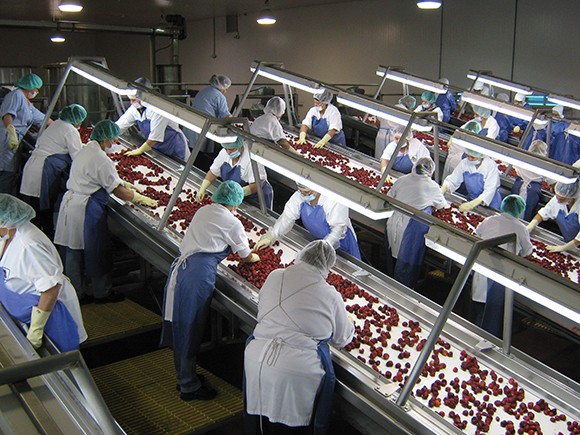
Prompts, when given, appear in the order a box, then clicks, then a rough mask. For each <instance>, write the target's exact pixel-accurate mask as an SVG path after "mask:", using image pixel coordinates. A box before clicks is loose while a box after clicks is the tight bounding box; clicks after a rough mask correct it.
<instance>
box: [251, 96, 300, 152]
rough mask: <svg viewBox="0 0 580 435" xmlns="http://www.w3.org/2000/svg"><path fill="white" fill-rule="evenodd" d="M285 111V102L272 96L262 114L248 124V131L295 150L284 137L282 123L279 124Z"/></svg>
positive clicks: (287, 148)
mask: <svg viewBox="0 0 580 435" xmlns="http://www.w3.org/2000/svg"><path fill="white" fill-rule="evenodd" d="M285 111H286V102H285V101H284V100H283V99H282V98H280V97H272V98H270V99H269V100H268V102H267V103H266V106H265V107H264V114H263V115H261V116H258V117H257V118H256V119H255V120H254V122H252V125H250V133H252V134H253V135H254V136H258V137H261V138H262V139H266V140H269V141H272V142H274V143H277V144H278V145H280V146H281V147H282V148H284V149H286V150H288V151H292V152H296V153H298V154H300V153H299V152H298V151H296V150H295V149H294V148H292V146H291V145H290V142H288V140H287V139H286V135H285V134H284V130H283V129H282V125H281V124H280V118H281V117H282V115H284V112H285Z"/></svg>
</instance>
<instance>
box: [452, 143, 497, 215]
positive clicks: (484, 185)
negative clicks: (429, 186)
mask: <svg viewBox="0 0 580 435" xmlns="http://www.w3.org/2000/svg"><path fill="white" fill-rule="evenodd" d="M465 154H466V155H467V157H465V158H464V159H463V160H461V162H460V163H459V165H457V167H456V168H455V169H454V170H453V172H452V173H451V174H450V175H449V176H447V177H446V178H445V180H444V181H443V184H442V185H441V191H442V192H443V194H445V193H446V192H455V191H456V190H458V189H459V188H460V187H462V190H463V188H464V189H465V192H466V196H467V199H468V200H469V201H467V202H464V203H463V204H461V205H460V206H459V207H458V208H459V211H462V212H463V211H468V210H472V209H474V208H475V207H477V206H478V205H487V206H488V207H491V208H495V209H499V206H500V205H501V195H500V193H499V186H500V184H501V182H500V178H499V171H498V169H497V165H496V164H495V162H494V161H493V160H492V159H490V158H489V157H486V156H484V155H483V154H481V153H478V152H476V151H473V150H469V149H468V150H465Z"/></svg>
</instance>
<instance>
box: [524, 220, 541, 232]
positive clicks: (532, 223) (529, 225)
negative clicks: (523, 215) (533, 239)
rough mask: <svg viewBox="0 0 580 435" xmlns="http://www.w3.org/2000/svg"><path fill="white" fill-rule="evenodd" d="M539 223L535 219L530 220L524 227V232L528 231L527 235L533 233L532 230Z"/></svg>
mask: <svg viewBox="0 0 580 435" xmlns="http://www.w3.org/2000/svg"><path fill="white" fill-rule="evenodd" d="M539 223H540V222H539V221H538V220H537V219H532V220H531V221H530V223H529V224H527V225H526V230H528V233H531V232H532V231H534V229H535V228H536V227H537V226H538V224H539Z"/></svg>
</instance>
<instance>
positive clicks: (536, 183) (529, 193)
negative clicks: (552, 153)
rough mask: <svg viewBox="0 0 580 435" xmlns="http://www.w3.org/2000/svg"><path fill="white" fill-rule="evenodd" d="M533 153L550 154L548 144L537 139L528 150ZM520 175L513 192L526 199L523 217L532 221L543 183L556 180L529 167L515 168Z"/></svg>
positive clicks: (542, 155)
mask: <svg viewBox="0 0 580 435" xmlns="http://www.w3.org/2000/svg"><path fill="white" fill-rule="evenodd" d="M528 151H529V152H530V153H532V154H537V155H538V156H541V157H547V156H548V145H546V142H543V141H541V140H535V141H534V142H532V144H531V145H530V149H529V150H528ZM515 169H516V171H517V173H518V176H517V177H516V179H515V180H514V184H513V187H512V193H514V194H517V195H520V196H521V197H522V198H523V199H524V201H526V209H525V211H524V215H523V219H524V220H525V221H526V222H530V221H531V220H532V218H533V217H534V216H535V215H536V212H537V211H538V204H539V202H540V197H541V196H542V183H543V182H544V181H546V182H547V183H548V184H554V181H552V180H550V179H547V178H545V177H543V176H542V175H538V174H537V173H535V172H532V171H530V170H528V169H523V168H518V167H516V168H515Z"/></svg>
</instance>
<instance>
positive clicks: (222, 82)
mask: <svg viewBox="0 0 580 435" xmlns="http://www.w3.org/2000/svg"><path fill="white" fill-rule="evenodd" d="M209 84H210V85H212V86H213V87H214V88H216V89H219V90H220V91H221V90H224V89H227V88H229V87H230V86H231V85H232V81H231V80H230V78H229V77H228V76H224V75H221V74H214V75H213V76H211V79H209Z"/></svg>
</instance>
